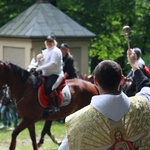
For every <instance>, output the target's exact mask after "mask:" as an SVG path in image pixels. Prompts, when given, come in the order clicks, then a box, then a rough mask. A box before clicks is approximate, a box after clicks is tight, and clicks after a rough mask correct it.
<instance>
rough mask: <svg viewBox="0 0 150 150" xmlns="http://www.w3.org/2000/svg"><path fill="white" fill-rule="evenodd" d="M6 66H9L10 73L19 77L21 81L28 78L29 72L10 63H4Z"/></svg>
mask: <svg viewBox="0 0 150 150" xmlns="http://www.w3.org/2000/svg"><path fill="white" fill-rule="evenodd" d="M4 64H5V65H6V66H9V67H10V68H11V69H12V72H13V73H14V74H16V75H18V76H20V78H21V80H23V81H26V80H27V79H28V77H29V76H30V72H28V71H27V70H25V69H23V68H21V67H20V66H18V65H16V64H13V63H11V62H4Z"/></svg>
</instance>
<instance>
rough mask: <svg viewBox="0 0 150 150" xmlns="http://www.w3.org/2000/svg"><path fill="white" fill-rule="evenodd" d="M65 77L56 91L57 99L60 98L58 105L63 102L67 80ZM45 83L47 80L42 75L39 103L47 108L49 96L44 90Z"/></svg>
mask: <svg viewBox="0 0 150 150" xmlns="http://www.w3.org/2000/svg"><path fill="white" fill-rule="evenodd" d="M65 80H66V79H65V78H64V79H63V80H62V82H61V83H60V85H59V86H58V87H57V89H56V91H57V93H58V96H57V99H58V106H60V105H61V102H62V89H63V88H64V87H65V86H66V82H65ZM44 83H45V80H44V78H43V77H42V79H41V84H40V86H39V88H38V98H39V103H40V105H41V106H42V107H45V108H47V107H48V100H49V96H48V95H46V94H45V92H44Z"/></svg>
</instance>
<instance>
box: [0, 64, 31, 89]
mask: <svg viewBox="0 0 150 150" xmlns="http://www.w3.org/2000/svg"><path fill="white" fill-rule="evenodd" d="M29 76H30V73H29V72H28V71H26V70H25V69H22V68H21V67H19V66H17V65H14V64H12V63H9V62H4V61H0V88H1V87H2V86H3V85H6V84H7V85H8V86H11V85H14V84H18V83H19V82H22V83H23V82H25V81H26V80H27V79H28V77H29Z"/></svg>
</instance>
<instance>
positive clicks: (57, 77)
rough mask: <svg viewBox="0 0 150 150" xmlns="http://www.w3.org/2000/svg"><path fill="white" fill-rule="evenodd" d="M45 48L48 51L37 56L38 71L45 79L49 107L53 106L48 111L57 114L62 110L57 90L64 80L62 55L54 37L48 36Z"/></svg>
mask: <svg viewBox="0 0 150 150" xmlns="http://www.w3.org/2000/svg"><path fill="white" fill-rule="evenodd" d="M45 47H46V49H45V50H43V51H42V53H40V54H38V55H37V61H38V67H37V68H36V71H37V72H40V71H41V72H42V76H43V77H44V78H45V85H44V90H45V93H46V94H47V95H48V96H49V106H51V104H52V105H53V108H52V109H49V110H48V111H49V112H52V113H57V112H59V111H60V109H59V108H58V99H57V95H58V93H57V91H56V88H57V87H58V86H59V84H60V83H61V82H62V80H63V78H64V73H63V61H62V53H61V50H60V49H59V48H58V47H57V41H56V38H55V36H53V35H49V36H47V38H46V41H45Z"/></svg>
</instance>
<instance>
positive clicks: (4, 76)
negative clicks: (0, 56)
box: [0, 61, 8, 89]
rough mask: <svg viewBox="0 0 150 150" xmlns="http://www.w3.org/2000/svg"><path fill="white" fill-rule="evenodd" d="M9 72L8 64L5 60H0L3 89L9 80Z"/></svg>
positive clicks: (0, 81) (0, 78)
mask: <svg viewBox="0 0 150 150" xmlns="http://www.w3.org/2000/svg"><path fill="white" fill-rule="evenodd" d="M7 73H8V65H7V64H6V63H5V62H3V61H0V89H2V87H3V86H4V85H6V84H7V82H8V81H7V77H8V74H7Z"/></svg>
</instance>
